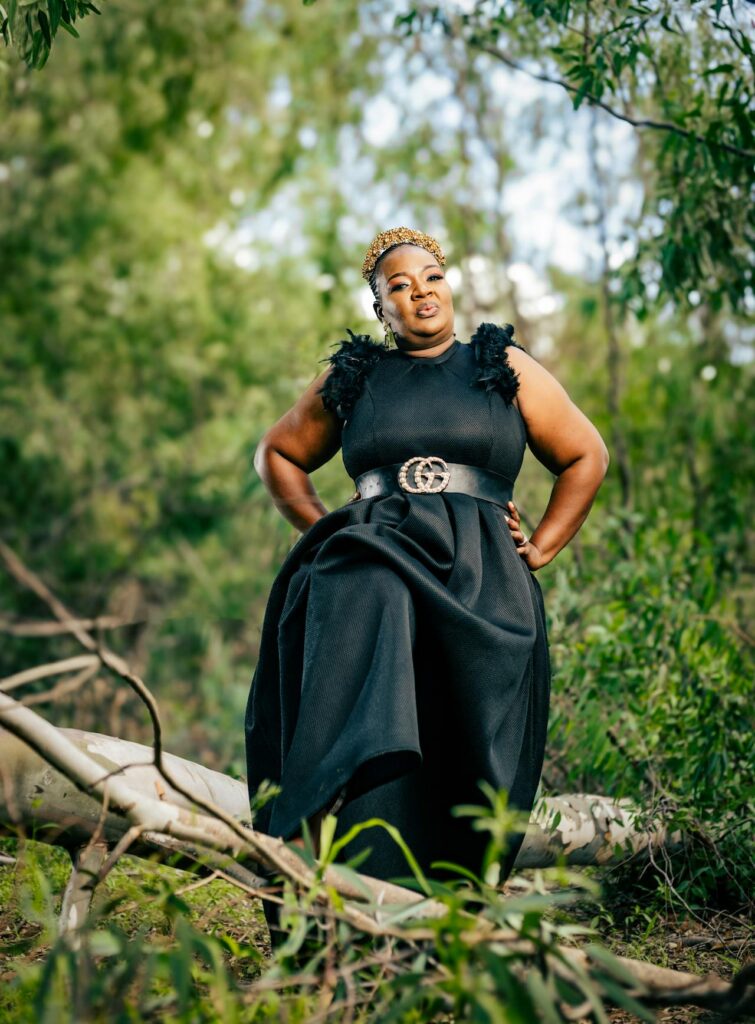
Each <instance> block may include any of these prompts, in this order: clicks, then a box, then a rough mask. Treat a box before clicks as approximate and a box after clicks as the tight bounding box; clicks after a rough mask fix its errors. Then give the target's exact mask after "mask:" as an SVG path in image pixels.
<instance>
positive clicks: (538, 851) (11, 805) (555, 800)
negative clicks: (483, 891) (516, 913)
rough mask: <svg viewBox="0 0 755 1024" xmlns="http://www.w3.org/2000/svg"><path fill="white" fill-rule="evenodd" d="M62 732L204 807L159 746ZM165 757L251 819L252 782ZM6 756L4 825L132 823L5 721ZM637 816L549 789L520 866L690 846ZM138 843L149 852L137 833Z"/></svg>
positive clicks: (128, 774)
mask: <svg viewBox="0 0 755 1024" xmlns="http://www.w3.org/2000/svg"><path fill="white" fill-rule="evenodd" d="M59 732H60V733H61V734H62V735H63V736H65V737H66V738H67V739H68V740H69V742H70V743H71V744H73V746H75V747H76V748H77V749H78V750H80V751H81V752H82V753H83V754H86V755H87V756H88V757H89V758H91V759H92V760H93V761H95V762H96V763H97V764H98V765H100V766H101V768H102V769H103V775H105V774H107V773H110V772H117V773H118V774H119V776H120V777H121V778H123V779H124V780H125V781H127V783H128V785H129V787H130V788H131V789H133V790H134V791H135V792H137V793H140V794H142V795H144V796H148V797H150V798H152V799H158V800H168V801H169V802H170V803H173V804H175V805H176V806H178V807H186V808H195V809H196V805H195V804H192V803H191V802H190V801H189V800H187V799H186V797H185V796H184V795H183V793H181V792H179V791H177V790H176V789H174V788H173V787H171V786H170V785H169V784H168V783H167V782H166V781H165V779H164V778H163V776H162V775H161V774H160V772H159V771H158V770H157V768H156V766H155V764H154V752H153V750H152V748H151V747H148V746H144V745H142V744H140V743H132V742H130V741H128V740H121V739H117V738H115V737H113V736H105V735H103V734H101V733H92V732H85V731H82V730H80V729H60V730H59ZM163 758H164V760H165V762H166V765H167V766H168V767H169V769H170V773H171V775H172V776H173V777H174V778H175V779H176V780H177V781H178V782H179V783H180V784H181V787H182V789H184V790H187V791H189V792H192V793H195V794H196V795H197V797H198V798H199V799H200V800H204V801H207V800H210V801H211V802H212V803H214V804H217V805H218V806H219V807H222V808H223V810H224V811H225V812H226V813H227V814H228V815H230V816H232V817H233V818H234V819H236V820H237V821H239V822H242V823H246V824H251V822H250V813H249V800H248V795H247V788H246V785H245V784H244V783H243V782H241V781H239V780H238V779H232V778H230V777H229V776H227V775H223V774H222V773H221V772H216V771H213V770H212V769H210V768H205V767H204V766H203V765H199V764H195V763H194V762H192V761H188V760H186V759H185V758H182V757H177V756H176V755H174V754H168V753H164V754H163ZM0 765H2V776H1V777H0V783H1V784H0V830H2V829H3V828H5V829H6V830H7V829H8V828H9V827H12V826H18V825H23V826H25V827H26V828H31V827H33V826H44V832H40V833H39V836H40V837H41V836H44V841H46V842H50V843H57V844H58V845H60V846H67V847H73V848H76V847H77V846H81V845H82V844H83V843H86V842H87V841H88V840H89V838H90V837H91V835H92V834H93V831H94V830H95V828H98V829H99V830H100V832H101V834H102V837H103V839H104V840H105V841H106V842H108V843H111V844H112V843H116V842H118V840H119V839H120V838H121V837H122V836H123V834H124V833H125V832H126V830H127V828H128V824H127V822H126V821H125V820H124V818H123V816H122V815H120V814H115V813H109V814H106V816H105V818H104V820H103V818H102V806H101V803H100V801H99V800H97V799H96V798H94V797H92V796H90V795H87V794H85V793H82V792H81V791H80V790H78V789H77V788H76V787H75V786H74V785H73V784H72V783H71V781H70V780H69V779H68V778H66V776H65V775H63V774H62V773H61V772H58V771H56V770H55V769H54V768H51V767H50V765H49V764H48V763H47V762H46V761H45V760H44V758H42V757H41V756H40V755H39V754H37V753H35V752H34V751H33V750H31V748H30V747H29V746H28V745H27V744H26V743H24V742H22V741H21V740H19V739H17V738H16V737H15V736H13V735H12V734H11V733H10V732H8V731H7V730H3V729H0ZM637 817H638V811H637V809H636V808H635V807H634V806H633V805H632V803H631V801H629V800H611V799H609V798H608V797H605V796H595V795H589V794H582V793H576V794H569V795H565V796H547V797H543V798H542V799H541V800H540V801H539V802H538V804H537V805H536V807H535V809H534V811H533V813H532V816H531V818H530V824H529V826H528V829H527V833H526V836H525V839H524V842H523V844H522V846H521V849H520V851H519V855H518V857H517V860H516V865H515V867H516V868H517V869H518V870H521V869H523V868H542V867H549V866H551V865H553V864H556V863H558V862H559V861H560V862H562V863H565V864H567V865H572V866H578V865H587V864H602V865H606V864H616V863H620V862H622V861H624V860H626V859H627V858H628V857H633V856H637V855H641V854H647V852H648V851H650V850H658V849H660V848H661V847H663V848H664V849H665V850H666V851H667V852H674V851H676V850H678V849H680V848H682V846H683V838H682V836H681V834H680V833H679V832H674V833H672V834H669V833H668V832H667V830H666V828H665V827H664V825H663V824H662V823H660V822H659V823H654V824H653V826H652V827H651V828H646V829H639V828H638V827H637V825H636V819H637ZM132 852H134V853H138V852H140V847H139V843H138V841H136V842H135V844H134V846H133V847H132Z"/></svg>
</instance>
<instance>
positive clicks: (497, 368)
mask: <svg viewBox="0 0 755 1024" xmlns="http://www.w3.org/2000/svg"><path fill="white" fill-rule="evenodd" d="M470 344H471V345H472V351H473V352H474V355H475V358H476V359H477V372H476V374H475V376H474V380H473V381H472V383H473V384H475V385H476V386H478V387H481V388H484V389H485V390H486V391H493V390H496V391H499V392H500V393H501V394H502V395H503V397H504V399H505V400H506V404H507V405H511V403H512V401H513V400H514V398H515V396H516V393H517V391H518V390H519V377H518V376H517V374H516V372H515V371H514V367H513V366H511V365H510V364H509V360H508V355H507V353H506V349H507V348H508V347H509V345H514V346H515V347H516V348H521V347H522V346H521V345H517V343H516V342H515V341H514V328H513V327H512V326H511V324H504V325H503V327H499V326H498V325H497V324H487V323H486V324H480V326H479V327H478V328H477V330H476V331H475V332H474V334H473V335H472V337H471V338H470Z"/></svg>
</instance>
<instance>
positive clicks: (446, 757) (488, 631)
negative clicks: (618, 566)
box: [246, 324, 550, 878]
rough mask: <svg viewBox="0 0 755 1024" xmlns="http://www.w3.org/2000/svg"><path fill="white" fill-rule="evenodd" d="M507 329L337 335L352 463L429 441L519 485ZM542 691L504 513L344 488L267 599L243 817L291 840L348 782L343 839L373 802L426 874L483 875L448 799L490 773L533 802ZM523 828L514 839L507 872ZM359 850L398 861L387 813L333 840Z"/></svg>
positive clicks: (457, 799) (520, 426) (337, 392)
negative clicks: (402, 346)
mask: <svg viewBox="0 0 755 1024" xmlns="http://www.w3.org/2000/svg"><path fill="white" fill-rule="evenodd" d="M349 333H350V334H351V332H349ZM511 335H512V329H511V328H510V327H509V326H508V325H507V326H506V327H505V328H501V327H497V326H496V325H493V324H482V325H480V327H479V328H478V330H477V331H476V332H475V334H474V335H473V336H472V339H471V342H470V343H469V344H467V343H461V342H459V341H458V340H456V341H454V342H453V343H452V345H451V346H450V347H449V348H448V349H446V350H445V351H444V352H443V353H441V355H439V356H436V357H417V356H412V355H409V354H406V353H403V352H401V351H400V350H398V349H387V348H386V347H385V346H383V345H380V344H378V343H376V342H373V341H372V340H371V339H370V338H369V336H366V335H353V334H351V340H350V341H344V342H343V343H342V344H341V346H340V349H339V350H338V351H337V352H336V353H335V354H334V355H333V356H331V357H330V361H331V363H332V364H333V370H332V372H331V374H330V375H329V377H328V378H327V379H326V383H325V387H324V388H323V391H322V399H323V402H324V403H325V405H326V407H328V408H331V409H333V410H334V411H335V412H336V414H337V415H338V416H339V418H340V419H341V420H342V422H343V427H342V455H343V462H344V465H345V467H346V470H347V472H348V474H349V475H350V476H351V477H352V479H354V478H356V477H357V476H358V475H359V474H361V473H363V472H365V471H367V470H369V469H374V468H376V467H379V466H384V465H388V464H391V463H401V462H403V461H404V460H406V459H409V458H411V457H413V456H416V455H422V456H426V455H439V456H441V457H442V458H444V459H445V460H446V461H448V462H458V463H465V464H467V465H471V466H478V467H483V468H485V469H488V470H492V471H494V472H496V473H499V474H501V475H503V476H505V477H507V478H508V479H509V480H510V481H512V482H513V481H514V480H515V479H516V476H517V474H518V472H519V469H520V467H521V464H522V459H523V456H524V450H525V444H526V433H525V427H524V423H523V421H522V418H521V415H520V413H519V411H518V409H517V407H516V405H514V404H513V403H512V399H513V398H514V396H515V394H516V389H517V387H518V382H517V378H516V375H515V373H514V371H513V369H512V368H511V366H510V365H509V364H508V362H507V356H506V349H507V346H508V345H510V344H513V342H512V337H511ZM549 698H550V664H549V657H548V645H547V637H546V625H545V612H544V607H543V601H542V594H541V591H540V587H539V584H538V583H537V581H536V580H535V578H534V576H533V575H532V573H531V572H530V570H529V569H528V568H527V566H526V565H525V563H524V561H523V560H522V558H521V556H520V555H518V554H517V551H516V547H515V544H514V541H513V539H512V537H511V535H510V532H509V529H508V526H507V525H506V521H505V511H504V509H503V508H502V507H501V506H499V505H497V504H494V503H493V502H491V501H485V500H482V499H478V498H474V497H471V496H470V495H467V494H457V493H447V492H441V493H436V494H411V493H405V492H403V491H400V492H398V493H392V494H389V495H384V496H377V497H372V498H366V499H361V500H359V499H357V500H352V501H351V502H349V503H347V504H346V505H344V506H343V507H341V508H338V509H336V510H335V511H332V512H330V513H328V514H327V515H326V516H324V517H323V518H321V519H320V520H318V521H317V522H316V523H315V524H314V525H313V526H311V527H310V528H309V529H308V530H307V531H306V533H304V534H303V536H302V537H301V538H300V539H299V541H298V542H297V543H296V545H295V546H294V547H293V548H292V549H291V551H290V552H289V554H288V556H287V557H286V559H285V561H284V563H283V565H282V567H281V569H280V571H279V573H278V575H277V578H276V579H275V582H274V584H273V587H272V591H271V594H270V597H269V601H268V605H267V609H266V613H265V618H264V623H263V627H262V635H261V648H260V656H259V661H258V664H257V669H256V671H255V674H254V679H253V682H252V687H251V691H250V695H249V701H248V705H247V713H246V749H247V773H248V774H247V778H248V785H249V792H250V796H253V795H254V793H255V792H256V790H257V787H258V786H259V784H260V783H261V782H262V781H263V780H266V779H267V780H272V781H273V782H275V783H277V784H278V785H280V787H281V791H280V793H279V795H278V796H277V797H275V798H274V799H273V800H271V801H269V802H268V803H266V804H265V805H264V806H263V807H262V808H261V809H260V810H259V811H258V813H257V814H256V816H255V827H256V828H257V829H258V830H260V831H262V832H267V833H269V834H271V835H276V836H281V837H283V838H284V839H288V838H291V837H293V836H294V835H296V834H298V833H300V831H301V823H302V819H306V818H308V817H310V816H311V815H312V814H314V813H315V812H317V811H318V810H320V809H322V808H323V807H330V805H331V804H332V803H333V801H334V800H335V799H336V798H337V796H338V795H339V793H340V792H341V791H342V789H343V787H344V786H346V800H345V803H344V805H343V806H342V808H341V809H340V810H339V811H338V829H337V835H343V834H344V833H345V832H346V830H347V829H348V828H350V827H351V826H352V825H353V824H355V823H357V822H360V821H365V820H366V819H368V818H372V817H378V818H382V819H384V820H386V821H388V822H390V823H391V824H393V825H395V826H397V827H398V829H399V831H400V832H401V834H402V836H403V838H404V839H405V840H406V842H407V844H408V846H409V848H410V849H411V850H412V852H413V853H414V855H415V856H416V858H417V860H418V861H419V863H420V865H421V866H422V867H423V869H424V870H425V871H429V873H430V874H431V875H436V876H438V875H442V874H443V872H442V871H439V872H435V871H433V869H432V867H431V865H432V863H433V862H434V861H438V860H445V861H452V862H455V863H457V864H462V865H464V866H466V867H468V868H469V869H471V870H473V871H479V869H480V865H481V862H482V856H483V853H484V849H485V845H486V836H485V835H484V834H482V833H479V832H476V831H474V830H473V829H472V828H471V825H470V819H469V818H466V817H457V816H453V815H452V813H451V809H452V808H453V807H454V806H455V805H458V804H470V803H471V804H477V805H484V804H485V803H486V800H485V798H484V797H483V794H482V792H481V790H480V788H479V781H480V780H486V781H487V782H488V783H490V784H491V785H492V786H493V787H494V788H496V789H500V788H504V789H506V790H507V791H508V793H509V804H510V805H511V806H515V807H518V808H521V809H522V810H525V811H527V812H529V811H530V810H531V808H532V805H533V802H534V798H535V793H536V789H537V786H538V781H539V778H540V772H541V768H542V762H543V753H544V746H545V737H546V729H547V722H548V706H549ZM522 838H523V835H522V834H521V833H520V834H518V835H516V836H513V837H511V839H510V845H509V849H508V851H507V856H506V861H505V863H504V865H502V877H505V875H506V874H508V872H509V871H510V869H511V867H512V866H513V862H514V860H515V858H516V854H517V852H518V849H519V846H520V845H521V841H522ZM360 851H361V852H362V853H363V854H364V855H365V856H366V859H365V860H364V861H363V862H362V863H361V864H360V868H359V869H360V870H361V871H363V872H365V873H366V874H370V875H373V876H374V877H379V878H391V877H406V876H407V875H409V870H408V867H407V863H406V860H405V858H404V856H403V854H402V853H401V851H400V849H399V847H398V846H397V845H396V844H395V843H394V841H393V840H392V839H391V838H390V836H389V835H388V834H387V832H386V831H385V830H384V829H381V828H370V829H368V830H365V831H364V832H362V833H361V835H360V836H359V837H358V838H357V839H355V840H352V842H351V843H350V844H349V845H348V846H347V847H346V849H345V852H344V855H348V856H351V855H353V854H355V853H357V852H360ZM368 851H369V852H368Z"/></svg>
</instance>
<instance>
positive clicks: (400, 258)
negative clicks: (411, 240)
mask: <svg viewBox="0 0 755 1024" xmlns="http://www.w3.org/2000/svg"><path fill="white" fill-rule="evenodd" d="M438 266H440V264H439V263H438V261H437V260H436V258H435V257H434V256H433V255H432V253H429V252H428V251H427V249H422V248H421V247H420V246H418V245H408V244H407V245H400V246H398V247H397V248H396V249H393V250H391V252H389V253H387V254H386V255H385V256H384V257H383V259H382V260H381V261H380V269H381V270H382V271H383V276H384V277H385V279H386V281H387V280H388V278H389V277H393V276H395V275H396V274H398V273H400V272H402V271H412V272H414V273H416V271H417V270H422V269H425V268H427V267H438Z"/></svg>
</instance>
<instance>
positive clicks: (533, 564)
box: [506, 501, 548, 572]
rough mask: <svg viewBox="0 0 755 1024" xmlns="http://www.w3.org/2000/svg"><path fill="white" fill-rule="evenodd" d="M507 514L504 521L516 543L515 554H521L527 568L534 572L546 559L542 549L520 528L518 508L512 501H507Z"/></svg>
mask: <svg viewBox="0 0 755 1024" xmlns="http://www.w3.org/2000/svg"><path fill="white" fill-rule="evenodd" d="M508 508H509V514H508V515H507V516H506V522H507V523H508V527H509V530H510V531H511V536H512V537H513V539H514V543H515V544H516V550H517V554H519V555H521V557H522V558H523V559H524V561H525V562H526V564H527V568H528V569H530V570H531V571H532V572H534V571H535V570H536V569H539V568H541V566H543V565H545V564H546V563H547V561H548V559H547V558H545V556H544V555H543V553H542V551H541V550H540V549H539V548H538V547H537V545H536V544H533V543H532V541H531V540H530V539H529V538H528V537H527V536H525V533H524V531H523V530H522V522H521V518H520V516H519V509H518V508H517V507H516V505H515V504H514V502H513V501H510V502H509V505H508Z"/></svg>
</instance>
